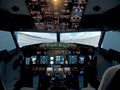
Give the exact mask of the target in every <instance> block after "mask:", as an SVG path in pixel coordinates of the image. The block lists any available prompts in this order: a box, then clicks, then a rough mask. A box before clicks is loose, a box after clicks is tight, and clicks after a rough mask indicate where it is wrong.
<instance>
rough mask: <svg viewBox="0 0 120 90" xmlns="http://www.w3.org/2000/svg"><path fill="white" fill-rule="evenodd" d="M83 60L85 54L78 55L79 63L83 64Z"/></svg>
mask: <svg viewBox="0 0 120 90" xmlns="http://www.w3.org/2000/svg"><path fill="white" fill-rule="evenodd" d="M84 62H85V56H83V55H82V56H79V63H80V64H84Z"/></svg>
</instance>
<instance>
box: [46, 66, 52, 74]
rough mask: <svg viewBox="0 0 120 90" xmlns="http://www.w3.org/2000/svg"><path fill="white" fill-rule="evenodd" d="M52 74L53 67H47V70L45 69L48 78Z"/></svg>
mask: <svg viewBox="0 0 120 90" xmlns="http://www.w3.org/2000/svg"><path fill="white" fill-rule="evenodd" d="M52 72H53V67H47V68H46V74H47V75H48V76H50V75H51V73H52Z"/></svg>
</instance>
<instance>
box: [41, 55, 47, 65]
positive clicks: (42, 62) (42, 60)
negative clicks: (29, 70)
mask: <svg viewBox="0 0 120 90" xmlns="http://www.w3.org/2000/svg"><path fill="white" fill-rule="evenodd" d="M40 64H48V56H40Z"/></svg>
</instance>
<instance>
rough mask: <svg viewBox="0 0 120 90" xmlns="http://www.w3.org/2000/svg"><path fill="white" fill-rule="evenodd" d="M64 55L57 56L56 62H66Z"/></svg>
mask: <svg viewBox="0 0 120 90" xmlns="http://www.w3.org/2000/svg"><path fill="white" fill-rule="evenodd" d="M64 61H65V58H64V55H58V56H55V64H64Z"/></svg>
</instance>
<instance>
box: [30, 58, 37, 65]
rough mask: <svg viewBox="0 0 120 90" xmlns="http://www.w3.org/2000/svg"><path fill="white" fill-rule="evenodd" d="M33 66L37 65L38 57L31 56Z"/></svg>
mask: <svg viewBox="0 0 120 90" xmlns="http://www.w3.org/2000/svg"><path fill="white" fill-rule="evenodd" d="M31 60H32V64H37V56H31Z"/></svg>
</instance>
